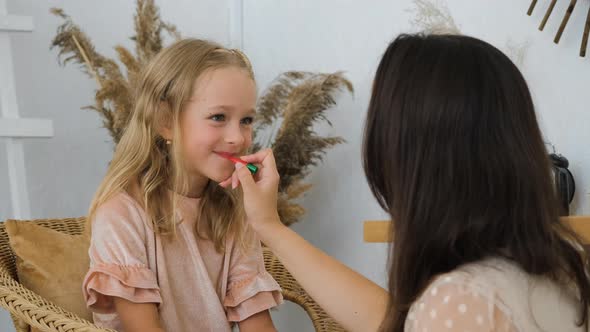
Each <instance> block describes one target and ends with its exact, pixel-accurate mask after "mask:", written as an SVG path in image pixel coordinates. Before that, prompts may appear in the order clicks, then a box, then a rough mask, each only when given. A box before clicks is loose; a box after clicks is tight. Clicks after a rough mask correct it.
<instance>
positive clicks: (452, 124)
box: [363, 35, 590, 332]
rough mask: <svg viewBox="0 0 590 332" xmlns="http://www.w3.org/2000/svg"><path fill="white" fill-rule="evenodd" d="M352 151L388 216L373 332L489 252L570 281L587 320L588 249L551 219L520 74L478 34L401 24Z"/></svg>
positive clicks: (542, 160) (394, 325)
mask: <svg viewBox="0 0 590 332" xmlns="http://www.w3.org/2000/svg"><path fill="white" fill-rule="evenodd" d="M363 162H364V168H365V173H366V177H367V180H368V182H369V185H370V187H371V190H372V192H373V194H374V195H375V197H376V198H377V200H378V201H379V204H380V205H381V206H382V207H383V208H384V209H385V210H387V211H388V212H389V214H390V215H391V218H392V219H393V221H394V227H393V228H394V230H395V235H394V242H393V244H392V246H391V253H390V260H391V262H390V263H391V267H390V272H389V288H390V304H389V308H388V314H387V317H386V319H385V321H384V323H383V325H382V328H383V330H384V331H399V332H402V331H403V329H404V321H405V319H406V316H407V313H408V310H409V307H410V305H411V304H412V302H413V301H415V300H416V299H417V298H418V297H419V296H420V295H421V293H422V292H423V291H424V289H425V288H426V287H427V286H428V284H429V282H430V281H431V280H432V278H433V277H434V276H436V275H438V274H441V273H445V272H449V271H451V270H453V269H455V268H457V267H458V266H460V265H462V264H465V263H470V262H474V261H478V260H481V259H483V258H486V257H489V256H494V255H496V256H502V257H506V258H507V259H510V260H512V261H513V262H515V263H516V264H518V265H519V266H520V267H521V268H522V269H524V270H525V271H526V272H528V273H530V274H533V275H545V276H548V277H550V278H553V279H554V280H557V281H559V282H562V283H565V282H572V283H573V284H574V285H576V286H577V292H579V293H578V296H579V298H580V321H579V322H578V323H579V324H584V325H585V326H586V328H588V322H587V317H588V305H589V301H590V280H589V275H588V272H589V271H588V270H589V268H588V254H587V252H584V249H583V248H582V247H581V246H578V244H579V243H580V242H579V239H578V238H577V237H576V235H575V233H573V232H572V231H571V230H570V229H569V228H568V227H566V226H564V225H563V224H561V223H560V222H559V212H560V211H559V206H558V203H557V197H556V194H555V192H554V188H553V186H552V178H551V173H550V161H549V157H548V154H547V151H546V149H545V145H544V143H543V139H542V136H541V131H540V129H539V126H538V124H537V119H536V116H535V110H534V106H533V102H532V98H531V95H530V92H529V90H528V87H527V84H526V82H525V80H524V78H523V76H522V74H521V73H520V72H519V70H518V69H517V68H516V66H515V65H514V64H513V63H512V62H511V61H510V60H509V59H508V58H507V57H506V56H505V55H504V54H502V52H500V51H499V50H498V49H496V48H495V47H493V46H491V45H490V44H488V43H486V42H483V41H481V40H478V39H475V38H471V37H465V36H451V35H438V36H436V35H401V36H399V37H398V38H397V39H396V40H395V41H393V42H392V43H391V44H390V45H389V47H388V48H387V50H386V52H385V54H384V56H383V59H382V60H381V63H380V64H379V67H378V69H377V73H376V77H375V82H374V87H373V92H372V96H371V102H370V106H369V110H368V115H367V122H366V128H365V137H364V147H363Z"/></svg>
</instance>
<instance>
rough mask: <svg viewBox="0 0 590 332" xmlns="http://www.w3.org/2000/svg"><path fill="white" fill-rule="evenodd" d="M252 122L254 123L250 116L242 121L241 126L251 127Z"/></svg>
mask: <svg viewBox="0 0 590 332" xmlns="http://www.w3.org/2000/svg"><path fill="white" fill-rule="evenodd" d="M252 122H254V118H253V117H251V116H249V117H247V118H243V119H242V124H244V125H247V126H249V125H251V124H252Z"/></svg>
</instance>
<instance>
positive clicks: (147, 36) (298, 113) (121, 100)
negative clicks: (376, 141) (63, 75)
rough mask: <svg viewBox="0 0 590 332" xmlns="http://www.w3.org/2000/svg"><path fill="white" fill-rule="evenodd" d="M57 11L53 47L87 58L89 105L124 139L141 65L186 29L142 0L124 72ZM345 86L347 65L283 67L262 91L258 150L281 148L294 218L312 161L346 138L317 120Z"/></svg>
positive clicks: (283, 205) (283, 196)
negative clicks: (340, 69)
mask: <svg viewBox="0 0 590 332" xmlns="http://www.w3.org/2000/svg"><path fill="white" fill-rule="evenodd" d="M51 12H52V13H53V14H54V15H56V16H58V17H60V18H61V19H62V20H63V23H62V24H61V25H60V26H59V27H58V29H57V34H56V36H55V37H54V39H53V41H52V43H51V48H57V49H58V59H59V61H60V63H61V64H62V65H66V64H68V63H75V64H79V65H81V69H82V71H83V72H84V73H86V74H87V75H89V76H90V77H91V78H93V79H94V80H96V82H97V85H98V88H97V90H96V94H95V98H94V99H95V100H94V105H91V106H87V107H85V109H91V110H95V111H96V112H98V114H99V115H100V116H101V117H102V119H103V124H104V127H105V128H106V129H107V130H108V131H109V134H110V135H111V137H112V138H113V141H114V143H115V144H117V143H118V142H119V140H120V139H121V136H122V135H123V131H124V130H125V128H126V126H127V123H128V121H129V119H130V116H131V113H132V111H133V103H132V100H133V90H134V88H135V86H136V85H137V80H138V75H139V73H140V71H141V69H142V68H143V66H144V65H145V64H146V63H147V62H148V61H149V60H150V59H151V58H152V57H153V56H154V55H156V54H157V53H158V52H159V51H160V50H161V49H162V48H163V47H164V43H163V32H166V33H168V34H169V35H170V36H172V37H173V38H175V39H180V34H179V33H178V31H177V30H176V28H175V27H174V25H171V24H169V23H165V22H163V21H162V20H161V18H160V12H159V9H158V7H157V6H156V5H155V3H154V0H137V8H136V13H135V17H134V29H135V35H134V36H133V37H131V40H133V41H134V43H135V55H134V54H133V53H132V52H131V51H130V50H128V49H127V48H125V47H123V46H120V45H118V46H115V50H116V52H117V56H118V59H119V61H120V62H121V63H122V64H123V66H124V70H125V73H123V72H122V70H121V68H120V67H119V65H118V64H117V63H116V62H115V60H113V59H109V58H106V57H105V56H103V55H101V54H100V53H99V52H98V51H96V49H95V47H94V45H93V44H92V42H91V40H90V38H88V36H87V35H86V34H85V33H84V32H83V31H82V30H81V29H80V27H79V26H78V25H76V24H75V23H74V22H73V20H72V19H71V17H69V16H68V15H66V13H65V12H64V11H63V10H62V9H58V8H53V9H51ZM343 89H345V90H348V91H350V92H352V91H353V89H352V84H351V83H350V81H348V80H347V79H346V78H344V76H343V75H342V73H334V74H318V73H308V72H287V73H284V74H281V75H279V77H278V78H277V79H276V80H275V81H273V82H272V83H271V85H270V86H269V87H268V89H266V91H265V92H264V93H263V95H262V96H261V98H260V102H259V104H258V109H259V110H258V115H257V117H258V121H257V123H258V124H257V126H256V127H255V131H254V137H255V144H254V146H253V150H257V149H260V148H263V147H272V148H273V149H274V155H275V158H276V160H277V168H278V170H279V173H280V174H281V182H280V189H279V201H278V210H279V215H280V216H281V220H282V221H283V223H285V224H286V225H290V224H293V223H295V222H297V221H298V220H299V219H300V218H301V217H302V216H303V214H304V213H305V209H304V208H303V207H302V206H301V205H299V204H297V203H296V202H295V201H296V200H297V199H299V198H301V196H302V195H303V194H304V193H305V192H306V191H307V190H309V189H310V188H311V185H310V184H305V183H303V180H304V178H305V177H306V176H307V175H308V174H309V172H310V171H311V167H312V166H315V165H317V164H318V163H319V162H321V160H322V158H323V156H324V155H325V153H326V150H327V149H329V148H330V147H332V146H334V145H336V144H339V143H342V142H344V140H343V139H342V138H341V137H322V136H319V135H318V134H317V133H315V131H314V130H313V125H314V124H316V123H318V122H319V121H327V118H326V114H325V113H326V111H327V110H328V109H330V108H332V107H334V106H335V105H336V100H335V98H336V94H337V93H338V91H340V90H343ZM328 123H329V122H328ZM273 128H274V129H275V131H276V133H274V134H273V135H271V137H270V138H268V139H266V140H264V142H262V140H261V139H260V135H257V133H258V132H261V131H264V130H265V129H273Z"/></svg>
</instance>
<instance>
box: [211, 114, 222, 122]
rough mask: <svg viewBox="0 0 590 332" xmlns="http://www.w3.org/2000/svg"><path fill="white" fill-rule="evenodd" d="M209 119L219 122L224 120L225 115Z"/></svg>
mask: <svg viewBox="0 0 590 332" xmlns="http://www.w3.org/2000/svg"><path fill="white" fill-rule="evenodd" d="M209 119H211V120H213V121H217V122H221V121H224V120H225V115H223V114H215V115H212V116H211V117H210V118H209Z"/></svg>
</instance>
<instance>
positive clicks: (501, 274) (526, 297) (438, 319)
mask: <svg viewBox="0 0 590 332" xmlns="http://www.w3.org/2000/svg"><path fill="white" fill-rule="evenodd" d="M578 310H579V302H578V301H577V299H576V297H575V293H573V292H572V291H571V289H569V290H568V289H564V287H563V286H560V285H559V284H557V283H555V282H553V281H550V280H547V279H546V278H541V277H533V276H530V275H528V274H526V273H525V272H524V271H522V270H521V269H520V268H519V267H517V266H516V264H514V263H512V262H509V261H507V260H505V259H500V258H493V259H487V260H484V261H482V262H478V263H473V264H469V265H466V266H464V267H461V268H459V269H457V270H455V271H452V272H450V273H447V274H443V275H440V276H438V277H436V278H435V279H434V280H433V282H432V283H431V284H430V285H429V286H428V287H427V289H426V290H425V291H424V292H423V293H422V295H421V296H420V297H419V299H418V300H417V301H416V302H414V303H413V305H412V306H411V308H410V311H409V312H408V316H407V319H406V323H405V331H406V332H450V331H457V332H476V331H477V332H480V331H495V332H524V331H527V332H528V331H534V332H536V331H539V332H540V331H546V332H552V331H556V332H557V331H559V332H566V331H567V332H569V331H572V332H581V331H585V330H584V329H582V328H580V327H577V326H576V324H575V322H576V321H577V320H578V318H579V316H578V315H579V314H578Z"/></svg>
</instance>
